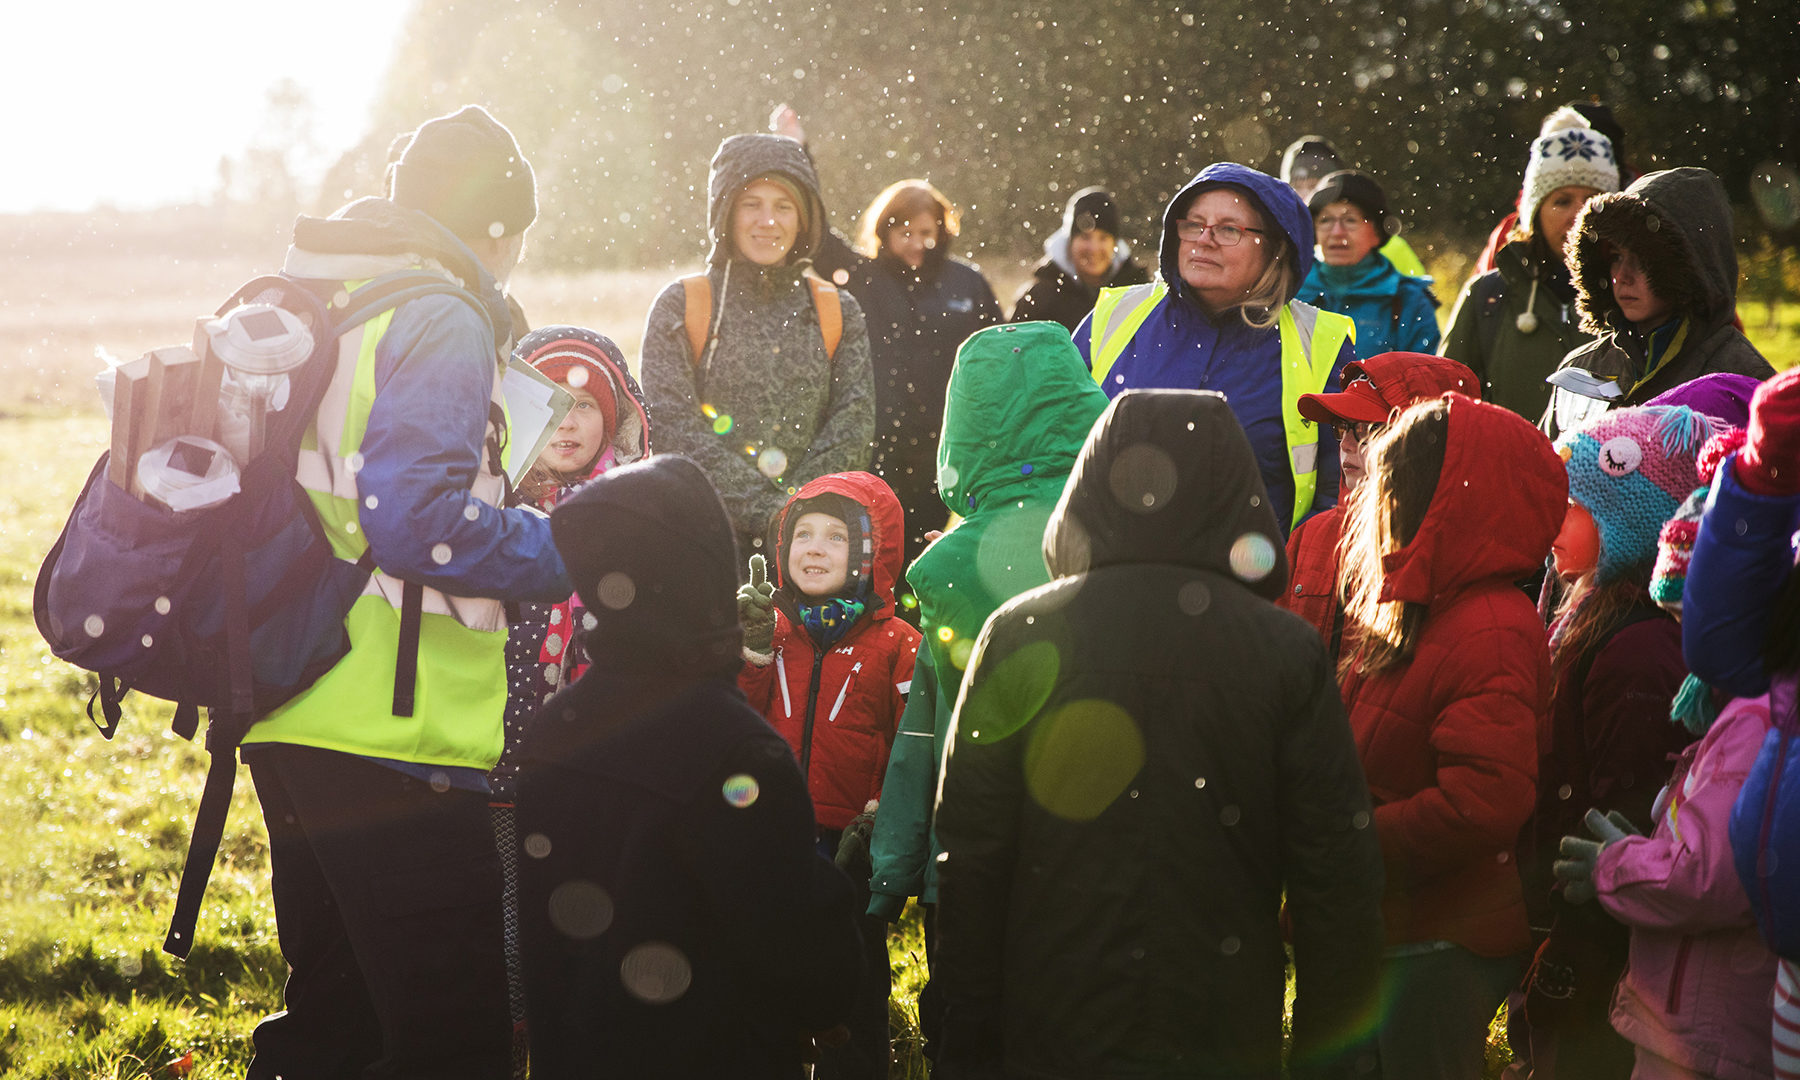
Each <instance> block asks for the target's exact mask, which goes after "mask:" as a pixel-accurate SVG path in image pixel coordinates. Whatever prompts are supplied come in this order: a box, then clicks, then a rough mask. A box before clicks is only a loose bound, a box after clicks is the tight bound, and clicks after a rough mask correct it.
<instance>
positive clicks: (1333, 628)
mask: <svg viewBox="0 0 1800 1080" xmlns="http://www.w3.org/2000/svg"><path fill="white" fill-rule="evenodd" d="M1343 379H1344V390H1343V392H1342V393H1339V394H1302V395H1300V415H1301V416H1302V417H1304V418H1305V419H1307V420H1311V421H1312V422H1314V423H1316V424H1329V425H1331V427H1333V428H1335V429H1336V430H1337V436H1338V439H1337V443H1338V466H1339V470H1338V502H1337V505H1336V506H1334V507H1332V508H1331V509H1329V510H1321V511H1319V512H1318V513H1316V514H1314V515H1313V516H1312V517H1310V518H1307V519H1306V520H1305V521H1303V522H1301V523H1300V527H1299V528H1297V529H1295V530H1294V531H1293V532H1292V533H1291V534H1290V535H1289V536H1288V542H1287V557H1288V566H1289V567H1290V569H1291V570H1292V572H1293V583H1292V584H1293V587H1292V588H1290V589H1287V590H1285V591H1284V592H1282V594H1281V596H1280V598H1279V599H1277V600H1276V601H1275V604H1276V606H1277V607H1284V608H1286V609H1288V610H1289V611H1291V612H1293V613H1294V614H1296V615H1298V616H1300V617H1301V618H1303V619H1305V620H1306V621H1307V622H1309V623H1312V624H1313V628H1314V629H1316V630H1318V632H1319V635H1320V636H1321V637H1323V638H1324V639H1325V642H1326V644H1327V645H1328V646H1329V648H1330V650H1331V661H1332V663H1333V664H1335V663H1337V661H1338V659H1339V656H1340V654H1341V653H1342V651H1343V637H1344V608H1343V605H1342V604H1340V603H1339V602H1338V595H1337V594H1338V587H1337V578H1338V550H1337V547H1338V536H1339V535H1340V533H1341V532H1342V531H1343V520H1344V507H1345V505H1346V504H1347V503H1348V502H1349V501H1350V497H1351V496H1352V495H1353V494H1355V492H1356V487H1357V485H1358V484H1359V483H1361V481H1362V477H1363V455H1364V453H1365V452H1366V449H1367V447H1368V445H1369V442H1370V440H1372V439H1374V438H1375V436H1377V435H1379V434H1381V432H1382V430H1383V429H1384V428H1386V427H1387V423H1388V421H1389V420H1390V419H1392V418H1393V417H1394V416H1396V415H1398V414H1399V412H1400V410H1402V409H1404V408H1406V407H1407V406H1408V405H1411V404H1412V403H1413V402H1415V401H1424V400H1426V399H1428V398H1434V397H1438V396H1440V395H1443V394H1447V393H1450V392H1452V391H1454V392H1456V393H1459V394H1466V395H1468V396H1469V397H1471V398H1475V399H1477V400H1479V399H1480V397H1481V388H1480V384H1479V381H1478V380H1477V379H1476V378H1475V377H1474V375H1472V374H1470V372H1469V369H1468V368H1466V367H1464V366H1463V365H1461V364H1459V363H1457V362H1456V361H1454V360H1446V359H1444V358H1443V357H1440V356H1432V355H1430V354H1428V353H1408V352H1391V353H1382V354H1381V355H1379V356H1371V357H1369V358H1368V359H1367V360H1353V361H1351V362H1350V363H1348V364H1345V365H1344V374H1343Z"/></svg>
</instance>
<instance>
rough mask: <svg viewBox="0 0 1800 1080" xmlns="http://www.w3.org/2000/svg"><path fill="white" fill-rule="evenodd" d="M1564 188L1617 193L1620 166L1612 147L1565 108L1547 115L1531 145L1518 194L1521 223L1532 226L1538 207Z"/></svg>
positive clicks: (1576, 113)
mask: <svg viewBox="0 0 1800 1080" xmlns="http://www.w3.org/2000/svg"><path fill="white" fill-rule="evenodd" d="M1563 187H1588V188H1593V189H1595V190H1596V191H1617V190H1619V163H1618V161H1617V160H1615V159H1614V157H1613V149H1612V143H1611V142H1610V141H1608V139H1607V138H1606V136H1604V135H1602V134H1600V133H1599V132H1598V131H1595V130H1594V129H1593V128H1591V127H1588V125H1587V121H1586V120H1585V119H1583V118H1582V115H1581V114H1580V113H1578V112H1576V111H1575V110H1574V109H1571V108H1568V107H1567V106H1564V107H1563V108H1560V109H1558V110H1556V111H1555V112H1554V113H1551V114H1550V117H1549V119H1547V120H1545V121H1544V129H1543V132H1542V133H1541V134H1540V135H1538V137H1537V138H1536V139H1535V140H1533V141H1532V143H1531V160H1530V161H1529V162H1527V163H1526V165H1525V185H1524V187H1523V188H1522V189H1521V190H1520V192H1519V221H1520V223H1521V224H1531V223H1533V221H1534V215H1536V213H1537V208H1538V204H1539V203H1541V202H1543V201H1544V199H1545V198H1547V197H1548V196H1549V194H1550V193H1551V192H1552V191H1555V190H1556V189H1557V188H1563ZM1534 227H1535V226H1534Z"/></svg>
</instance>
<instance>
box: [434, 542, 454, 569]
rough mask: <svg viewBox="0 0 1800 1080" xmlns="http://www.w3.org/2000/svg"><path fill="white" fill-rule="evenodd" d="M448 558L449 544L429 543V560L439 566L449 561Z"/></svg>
mask: <svg viewBox="0 0 1800 1080" xmlns="http://www.w3.org/2000/svg"><path fill="white" fill-rule="evenodd" d="M450 558H451V556H450V545H449V544H433V545H431V561H432V562H434V563H437V564H438V565H439V566H443V565H444V564H445V563H448V562H449V561H450Z"/></svg>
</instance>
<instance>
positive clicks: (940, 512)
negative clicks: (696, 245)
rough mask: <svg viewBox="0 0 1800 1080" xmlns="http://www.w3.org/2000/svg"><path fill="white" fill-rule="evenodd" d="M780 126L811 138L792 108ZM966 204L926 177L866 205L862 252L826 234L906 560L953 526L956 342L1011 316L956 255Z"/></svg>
mask: <svg viewBox="0 0 1800 1080" xmlns="http://www.w3.org/2000/svg"><path fill="white" fill-rule="evenodd" d="M770 127H771V128H772V129H773V130H774V131H777V132H779V133H780V134H782V135H785V136H787V137H788V138H790V139H794V140H796V141H798V142H801V143H804V142H805V140H806V131H805V129H804V128H802V127H801V125H800V118H799V117H798V116H797V115H795V113H794V110H792V109H790V108H788V107H787V106H785V105H783V106H781V107H779V108H777V109H776V110H775V114H774V115H773V116H772V117H770ZM961 229H962V222H961V219H960V218H959V217H958V215H957V212H956V208H955V207H954V206H952V205H951V204H950V200H949V199H947V198H945V197H944V195H943V193H942V192H940V191H938V189H937V188H935V187H933V186H931V183H930V182H929V181H926V180H917V179H914V180H900V181H897V182H896V183H893V184H890V185H888V187H887V188H886V189H885V190H884V191H882V192H881V194H879V195H877V196H875V198H874V199H873V200H872V201H870V203H869V205H868V208H867V209H866V210H864V211H863V215H862V223H861V228H860V229H859V231H858V233H857V238H856V245H855V247H854V248H852V247H851V245H850V244H848V243H847V242H845V240H844V238H843V237H841V236H839V235H838V234H837V233H836V232H834V231H830V230H825V231H824V232H823V234H822V235H821V237H820V240H819V250H818V253H817V254H816V255H814V256H813V265H814V266H816V267H817V268H818V271H819V272H820V273H821V274H823V275H825V276H826V277H827V278H829V279H830V280H832V281H834V282H836V283H837V284H839V285H842V286H844V287H845V288H847V289H849V290H850V292H851V293H852V294H853V295H854V296H855V297H856V299H857V300H858V301H859V302H861V304H862V308H863V311H864V313H865V314H866V316H867V318H868V323H869V351H870V356H871V362H872V366H873V370H874V372H875V429H876V443H875V468H874V471H875V473H876V474H877V475H879V476H880V477H881V478H882V479H883V480H886V481H887V482H888V486H889V487H891V488H893V489H894V494H896V495H898V496H900V505H901V507H902V508H903V509H904V510H905V512H906V534H907V547H906V553H905V557H906V563H907V564H908V565H911V563H912V557H913V556H914V555H916V554H918V552H919V549H920V547H921V546H922V540H923V535H924V533H925V532H926V531H927V530H931V529H941V528H943V527H944V522H945V513H944V506H943V503H942V502H940V501H939V499H938V496H937V444H938V431H939V426H940V425H941V424H942V422H943V418H944V387H945V386H946V385H947V384H948V383H949V381H950V367H951V365H952V364H954V363H955V362H956V348H957V346H959V345H961V344H962V343H963V340H964V339H965V338H967V337H968V336H969V335H970V334H973V333H974V332H975V331H977V330H979V329H981V328H982V327H984V326H991V325H993V324H995V323H998V322H1001V321H1002V320H1001V317H1000V302H999V301H998V300H996V299H994V290H993V289H992V288H990V287H989V286H988V283H987V279H986V278H983V277H982V276H981V271H980V270H979V269H978V268H976V267H975V266H974V265H973V264H971V263H967V262H964V261H963V260H961V259H958V258H956V257H955V256H953V255H951V254H950V241H951V240H953V239H955V238H956V236H957V235H958V234H959V233H960V232H961Z"/></svg>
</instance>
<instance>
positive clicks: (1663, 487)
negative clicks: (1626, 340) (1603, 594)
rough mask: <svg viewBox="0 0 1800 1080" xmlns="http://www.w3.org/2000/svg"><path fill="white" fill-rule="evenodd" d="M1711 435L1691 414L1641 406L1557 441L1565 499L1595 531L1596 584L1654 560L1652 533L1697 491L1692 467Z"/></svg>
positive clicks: (1710, 424)
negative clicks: (1578, 508)
mask: <svg viewBox="0 0 1800 1080" xmlns="http://www.w3.org/2000/svg"><path fill="white" fill-rule="evenodd" d="M1712 434H1713V422H1712V421H1711V420H1710V419H1708V418H1707V417H1706V416H1704V415H1702V414H1700V413H1697V412H1695V411H1694V410H1692V409H1688V408H1684V407H1682V406H1649V405H1645V406H1640V407H1638V408H1635V409H1617V410H1614V411H1613V412H1607V413H1601V414H1600V415H1599V416H1597V417H1595V418H1594V419H1592V420H1591V421H1589V422H1588V423H1586V424H1583V425H1582V426H1581V427H1578V428H1576V429H1575V430H1573V431H1570V432H1567V433H1565V434H1564V435H1563V436H1562V438H1560V439H1558V440H1557V441H1556V449H1557V452H1558V453H1560V454H1561V455H1562V457H1563V461H1564V462H1565V463H1566V464H1567V467H1568V470H1569V498H1570V500H1571V501H1573V502H1575V503H1578V504H1580V505H1581V507H1582V508H1583V509H1585V510H1587V512H1588V513H1589V514H1591V515H1593V518H1594V525H1595V527H1596V528H1598V529H1599V531H1600V565H1599V567H1598V568H1597V570H1598V572H1597V575H1596V577H1597V579H1598V581H1599V583H1600V584H1602V585H1604V584H1607V583H1609V582H1612V581H1616V580H1618V579H1619V578H1621V577H1623V576H1625V575H1626V574H1628V573H1630V572H1631V571H1632V570H1634V569H1638V568H1642V567H1646V566H1648V565H1649V564H1650V562H1651V560H1652V559H1654V558H1655V556H1656V537H1657V534H1658V533H1659V532H1660V531H1661V530H1662V526H1663V522H1665V521H1667V520H1669V518H1670V517H1672V516H1674V514H1675V511H1676V510H1677V509H1678V508H1679V507H1680V506H1681V501H1682V500H1683V499H1685V498H1686V497H1687V496H1688V494H1689V493H1691V492H1692V491H1693V490H1694V477H1695V475H1696V474H1695V471H1694V470H1695V461H1696V459H1697V458H1698V456H1699V453H1700V448H1701V446H1702V445H1703V444H1704V443H1705V442H1706V440H1707V439H1709V438H1711V437H1712Z"/></svg>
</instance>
